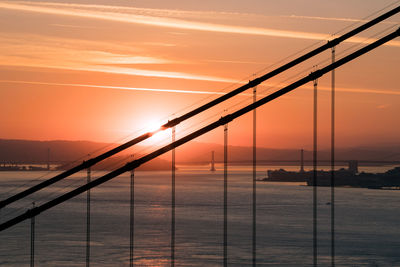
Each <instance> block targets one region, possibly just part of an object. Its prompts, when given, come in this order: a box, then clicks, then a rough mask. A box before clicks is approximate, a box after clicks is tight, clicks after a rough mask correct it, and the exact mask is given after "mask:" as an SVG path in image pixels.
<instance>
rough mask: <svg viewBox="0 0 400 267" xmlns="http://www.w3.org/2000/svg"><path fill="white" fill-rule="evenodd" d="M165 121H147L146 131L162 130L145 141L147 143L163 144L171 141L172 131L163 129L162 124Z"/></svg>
mask: <svg viewBox="0 0 400 267" xmlns="http://www.w3.org/2000/svg"><path fill="white" fill-rule="evenodd" d="M163 124H164V123H162V122H160V121H156V120H148V121H146V122H145V125H146V126H145V128H144V130H145V132H155V131H157V130H160V131H159V132H157V133H155V134H154V135H153V136H152V137H150V138H149V139H148V140H146V141H145V142H144V144H145V145H162V144H166V143H167V142H170V141H171V131H170V130H162V129H161V126H162V125H163Z"/></svg>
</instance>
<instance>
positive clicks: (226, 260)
mask: <svg viewBox="0 0 400 267" xmlns="http://www.w3.org/2000/svg"><path fill="white" fill-rule="evenodd" d="M227 266H228V124H225V125H224V267H227Z"/></svg>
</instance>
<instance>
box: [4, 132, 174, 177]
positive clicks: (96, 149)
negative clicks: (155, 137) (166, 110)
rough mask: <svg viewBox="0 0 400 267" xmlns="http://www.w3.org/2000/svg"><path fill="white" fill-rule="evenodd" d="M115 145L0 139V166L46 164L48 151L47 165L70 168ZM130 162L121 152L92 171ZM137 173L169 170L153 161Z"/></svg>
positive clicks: (164, 162) (167, 165) (163, 163)
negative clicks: (48, 161) (48, 160)
mask: <svg viewBox="0 0 400 267" xmlns="http://www.w3.org/2000/svg"><path fill="white" fill-rule="evenodd" d="M116 146H117V144H110V143H97V142H91V141H31V140H7V139H0V164H1V163H5V164H9V163H17V164H46V163H47V158H48V149H49V150H50V162H51V163H52V164H59V165H61V166H60V168H61V169H66V168H70V167H73V166H75V165H77V164H79V163H80V162H82V161H83V160H87V159H89V158H91V157H94V156H96V155H98V154H100V153H102V152H105V151H106V150H109V149H111V148H114V147H116ZM129 160H132V158H129V157H128V155H127V153H123V152H121V153H120V154H118V155H117V156H114V157H112V158H109V159H107V160H104V161H102V162H99V163H98V164H96V165H95V166H94V167H93V169H101V170H111V169H116V168H117V167H120V166H122V165H123V164H125V163H126V162H128V161H129ZM138 169H139V170H170V169H171V163H170V162H169V161H168V160H163V159H154V160H152V161H150V162H148V163H146V164H144V165H143V166H140V167H139V168H138Z"/></svg>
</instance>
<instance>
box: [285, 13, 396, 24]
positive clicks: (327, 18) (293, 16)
mask: <svg viewBox="0 0 400 267" xmlns="http://www.w3.org/2000/svg"><path fill="white" fill-rule="evenodd" d="M281 17H282V18H293V19H307V20H326V21H342V22H363V23H364V22H368V20H364V19H355V18H339V17H318V16H298V15H290V16H281ZM382 23H383V24H389V25H397V24H398V22H394V21H383V22H382Z"/></svg>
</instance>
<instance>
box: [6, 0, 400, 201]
mask: <svg viewBox="0 0 400 267" xmlns="http://www.w3.org/2000/svg"><path fill="white" fill-rule="evenodd" d="M399 11H400V6H398V7H396V8H394V9H392V10H390V11H388V12H386V13H385V14H382V15H380V16H379V17H377V18H375V19H373V20H371V21H369V22H367V23H365V24H363V25H361V26H359V27H357V28H355V29H353V30H351V31H349V32H347V33H345V34H343V35H342V36H340V37H337V38H335V39H333V40H331V41H328V42H327V43H326V44H324V45H322V46H320V47H318V48H316V49H314V50H312V51H310V52H308V53H306V54H304V55H302V56H300V57H298V58H296V59H294V60H292V61H291V62H289V63H286V64H285V65H282V66H281V67H278V68H277V69H275V70H273V71H271V72H269V73H267V74H265V75H262V76H260V77H258V78H256V79H254V80H252V81H249V82H248V83H247V84H245V85H243V86H240V87H239V88H237V89H234V90H233V91H231V92H229V93H227V94H225V95H223V96H221V97H218V98H216V99H214V100H212V101H210V102H209V103H207V104H204V105H202V106H200V107H198V108H196V109H194V110H192V111H190V112H188V113H186V114H184V115H182V116H180V117H178V118H175V119H173V120H170V121H168V122H167V123H166V124H164V125H163V126H161V127H160V129H158V130H156V131H153V132H148V133H145V134H143V135H141V136H139V137H137V138H135V139H132V140H130V141H128V142H126V143H124V144H122V145H120V146H117V147H116V148H114V149H111V150H109V151H107V152H105V153H103V154H101V155H99V156H97V157H94V158H91V159H89V160H87V161H84V162H83V163H82V164H80V165H78V166H76V167H74V168H71V169H69V170H67V171H65V172H63V173H61V174H59V175H57V176H55V177H53V178H50V179H48V180H46V181H43V182H41V183H39V184H37V185H35V186H33V187H31V188H28V189H26V190H24V191H22V192H20V193H18V194H16V195H13V196H11V197H9V198H7V199H5V200H3V201H1V202H0V208H2V207H4V206H6V205H8V204H10V203H12V202H14V201H17V200H19V199H21V198H23V197H26V196H28V195H30V194H32V193H34V192H36V191H39V190H40V189H43V188H45V187H47V186H49V185H51V184H53V183H55V182H57V181H60V180H62V179H64V178H66V177H68V176H70V175H72V174H74V173H76V172H78V171H81V170H84V169H87V168H89V167H91V166H93V165H94V164H96V163H98V162H100V161H102V160H104V159H106V158H108V157H111V156H112V155H115V154H117V153H119V152H121V151H123V150H125V149H127V148H129V147H131V146H133V145H135V144H137V143H139V142H141V141H144V140H146V139H147V138H149V137H151V136H152V135H154V134H155V133H157V132H159V131H161V130H165V129H167V128H171V127H173V126H176V125H178V124H179V123H181V122H182V121H184V120H187V119H189V118H191V117H193V116H195V115H197V114H199V113H201V112H203V111H205V110H207V109H209V108H211V107H213V106H215V105H217V104H219V103H222V102H224V101H225V100H227V99H229V98H231V97H233V96H235V95H237V94H239V93H241V92H243V91H245V90H247V89H249V88H252V87H254V86H257V85H259V84H261V83H262V82H264V81H265V80H267V79H269V78H272V77H274V76H276V75H278V74H279V73H281V72H283V71H285V70H287V69H290V68H292V67H293V66H295V65H297V64H299V63H301V62H303V61H305V60H307V59H309V58H311V57H313V56H315V55H317V54H319V53H321V52H323V51H325V50H327V49H329V48H332V47H334V46H336V45H338V44H339V43H341V42H343V41H344V40H346V39H348V38H350V37H352V36H354V35H356V34H358V33H360V32H362V31H364V30H366V29H368V28H370V27H372V26H373V25H375V24H377V23H379V22H381V21H383V20H385V19H387V18H389V17H391V16H393V15H395V14H397V13H398V12H399Z"/></svg>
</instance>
